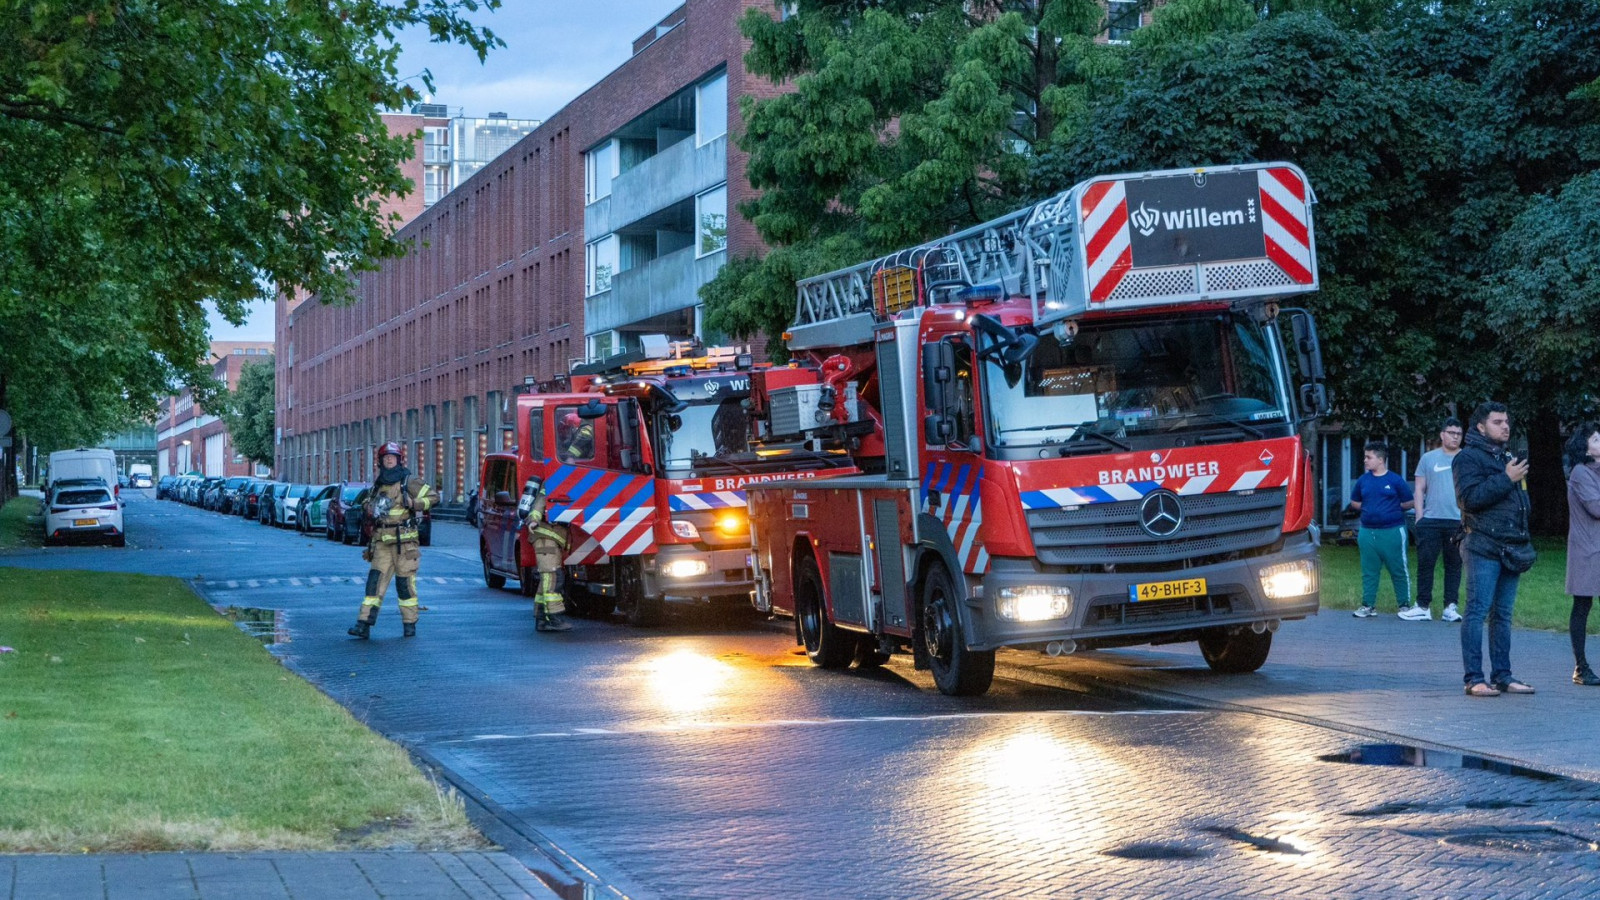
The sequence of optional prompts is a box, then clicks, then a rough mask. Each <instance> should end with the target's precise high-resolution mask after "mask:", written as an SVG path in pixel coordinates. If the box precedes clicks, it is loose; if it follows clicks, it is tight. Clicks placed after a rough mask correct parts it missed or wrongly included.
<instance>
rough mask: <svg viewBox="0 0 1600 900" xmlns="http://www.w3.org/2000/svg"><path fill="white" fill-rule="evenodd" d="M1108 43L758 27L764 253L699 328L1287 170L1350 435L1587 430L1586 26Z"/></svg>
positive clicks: (886, 26)
mask: <svg viewBox="0 0 1600 900" xmlns="http://www.w3.org/2000/svg"><path fill="white" fill-rule="evenodd" d="M1106 24H1107V23H1106V20H1105V14H1104V12H1103V8H1102V7H1101V6H1099V5H1098V4H1096V3H1091V2H1086V0H1044V2H1022V0H988V2H978V3H973V2H957V0H902V2H887V0H886V2H875V3H847V2H825V0H818V2H804V0H803V2H801V3H800V4H799V10H798V13H797V14H796V15H794V16H791V17H789V18H788V19H786V20H785V21H781V22H779V21H773V20H772V19H771V18H769V17H767V16H764V15H759V14H757V13H751V14H748V15H747V17H746V19H745V20H744V22H743V26H744V28H745V32H746V34H747V35H748V36H749V37H750V38H751V40H752V48H751V50H750V53H749V55H748V57H747V63H748V65H749V67H750V68H751V70H752V71H755V72H758V73H761V74H764V75H766V76H768V77H770V78H773V79H774V80H776V81H784V82H787V83H789V84H790V85H791V86H792V89H793V90H792V92H791V93H788V94H784V95H781V96H779V97H776V98H773V99H768V100H762V101H757V102H747V103H746V104H745V106H744V110H743V111H744V114H745V118H746V121H747V127H746V129H745V132H744V134H743V136H742V137H741V139H740V145H741V147H742V148H743V149H745V150H746V151H747V152H749V154H750V156H751V161H750V166H749V173H750V178H751V182H752V184H753V186H755V187H756V188H758V189H760V190H761V191H762V193H761V194H760V196H759V197H757V198H756V199H755V200H752V201H749V202H748V203H746V204H745V205H744V206H743V207H742V209H741V211H742V212H743V213H744V214H745V215H746V216H747V217H749V218H750V219H751V221H752V222H753V223H754V224H755V225H756V227H757V229H758V230H759V231H760V233H761V235H762V237H763V238H764V240H766V241H767V242H768V243H769V244H770V245H771V251H770V252H769V253H767V254H766V255H765V256H764V257H762V258H760V259H755V258H750V259H745V260H738V261H735V262H734V263H732V264H730V265H729V266H728V267H726V268H725V269H724V270H723V272H722V273H721V274H720V275H719V276H718V278H717V279H716V280H715V281H713V282H712V283H711V284H710V285H708V286H707V288H706V289H705V293H704V297H705V300H706V304H707V316H706V321H707V324H708V325H709V326H710V327H713V328H718V329H721V330H724V331H727V332H729V333H731V334H735V335H740V336H743V335H747V334H751V333H754V332H756V331H758V330H759V331H765V332H766V333H768V334H770V335H777V334H780V333H781V332H782V331H783V330H784V328H785V327H786V326H787V325H788V324H789V321H790V320H791V317H792V315H793V312H794V291H793V282H794V280H795V279H796V278H798V277H806V276H810V275H814V274H818V273H820V272H824V271H828V270H830V269H832V268H836V267H839V266H844V265H848V264H852V263H855V262H860V261H863V260H865V259H868V258H871V257H872V256H874V255H877V254H881V253H885V252H888V251H890V250H893V249H896V248H898V247H901V246H907V245H910V244H914V243H917V242H920V241H924V240H928V239H931V238H933V237H936V236H938V235H941V234H946V233H949V232H951V231H954V230H956V229H959V228H962V227H966V226H969V225H972V224H976V223H977V222H980V221H984V220H985V219H988V218H992V217H994V216H996V215H999V214H1001V213H1003V212H1006V211H1009V210H1012V209H1017V208H1020V207H1022V206H1024V205H1026V204H1027V203H1030V202H1034V201H1036V200H1038V199H1041V198H1043V197H1045V196H1048V195H1050V194H1052V193H1055V192H1057V191H1060V190H1064V189H1066V188H1068V187H1070V186H1071V185H1073V184H1074V183H1076V182H1078V181H1080V180H1082V179H1084V178H1088V177H1091V176H1094V175H1101V174H1107V173H1111V172H1118V171H1135V170H1142V169H1152V168H1170V167H1179V166H1194V165H1214V164H1222V163H1234V162H1250V161H1259V160H1271V159H1285V160H1289V161H1291V162H1295V163H1297V164H1299V165H1300V166H1301V167H1302V168H1304V169H1305V170H1306V172H1307V174H1308V176H1309V177H1310V179H1311V183H1312V185H1313V187H1314V190H1315V191H1316V197H1317V200H1318V201H1319V202H1318V204H1317V206H1316V216H1317V223H1316V225H1317V227H1316V240H1317V245H1318V258H1319V263H1320V268H1321V274H1322V280H1323V289H1322V290H1321V291H1320V292H1319V293H1318V294H1317V295H1315V296H1312V297H1310V298H1307V301H1306V304H1307V305H1308V306H1310V307H1311V308H1312V309H1313V311H1314V312H1316V313H1317V315H1318V321H1319V325H1320V327H1321V330H1322V336H1323V348H1324V352H1325V353H1326V355H1327V357H1328V363H1329V374H1330V381H1331V388H1332V392H1333V395H1334V399H1335V404H1336V412H1337V414H1338V416H1339V418H1340V419H1342V420H1343V421H1344V422H1345V423H1346V424H1347V426H1349V427H1352V428H1356V429H1360V430H1362V431H1365V432H1368V433H1372V434H1378V435H1387V436H1389V437H1391V438H1394V439H1400V440H1405V441H1408V442H1409V441H1414V440H1417V439H1420V438H1422V437H1424V436H1430V435H1431V434H1432V433H1433V432H1434V431H1437V427H1438V421H1439V419H1440V417H1441V416H1442V415H1444V414H1445V411H1446V407H1447V405H1449V404H1452V403H1454V404H1459V405H1461V406H1462V407H1463V409H1462V412H1463V413H1464V412H1466V411H1469V410H1470V409H1471V406H1472V404H1473V403H1475V402H1476V401H1477V400H1480V399H1482V398H1484V397H1486V396H1490V395H1494V396H1500V397H1506V398H1508V399H1511V400H1512V401H1513V404H1514V405H1513V409H1514V410H1520V412H1521V414H1522V415H1523V416H1524V417H1529V416H1532V417H1536V418H1542V419H1543V420H1545V421H1546V422H1547V423H1552V422H1553V423H1556V424H1559V420H1560V419H1561V418H1570V417H1574V416H1579V415H1593V414H1594V413H1595V412H1596V410H1597V409H1600V393H1597V392H1596V390H1595V389H1594V387H1593V384H1594V381H1593V372H1594V371H1596V369H1595V363H1596V361H1597V360H1596V358H1595V355H1596V352H1597V351H1600V346H1597V343H1596V340H1595V339H1594V338H1593V336H1592V335H1591V334H1590V333H1589V332H1592V330H1593V329H1592V328H1586V327H1585V326H1586V325H1588V324H1589V323H1591V322H1592V316H1593V311H1594V309H1595V308H1596V306H1597V305H1600V299H1597V290H1600V284H1597V283H1596V281H1595V279H1593V278H1592V277H1590V276H1589V269H1590V268H1591V266H1590V265H1589V263H1590V262H1592V259H1591V257H1592V256H1593V254H1594V252H1595V251H1593V249H1592V246H1593V238H1594V237H1595V230H1596V227H1597V220H1596V213H1595V212H1594V206H1593V205H1592V201H1594V200H1596V199H1600V197H1597V196H1596V192H1597V190H1600V188H1597V186H1596V181H1595V179H1594V176H1593V175H1592V174H1591V173H1592V170H1594V169H1596V168H1597V164H1600V104H1597V103H1596V99H1595V98H1596V97H1597V96H1600V91H1597V90H1596V88H1595V82H1596V79H1597V78H1600V5H1597V4H1596V3H1594V2H1593V0H1443V2H1439V3H1430V4H1403V3H1380V2H1375V0H1373V2H1353V3H1352V2H1339V3H1332V2H1319V0H1289V2H1274V3H1272V4H1270V6H1269V5H1268V4H1265V3H1260V4H1255V3H1251V2H1246V0H1173V2H1171V3H1169V4H1166V5H1164V6H1160V7H1157V8H1156V9H1155V10H1154V20H1153V24H1151V25H1149V26H1147V27H1145V28H1141V29H1139V30H1137V31H1135V32H1133V33H1132V34H1131V35H1127V38H1128V39H1127V40H1126V42H1125V43H1122V42H1119V43H1109V42H1105V41H1103V40H1101V41H1097V40H1096V36H1097V35H1100V34H1101V33H1102V32H1103V31H1104V29H1105V28H1106ZM1530 335H1536V336H1537V337H1536V338H1535V339H1532V340H1530V339H1529V336H1530Z"/></svg>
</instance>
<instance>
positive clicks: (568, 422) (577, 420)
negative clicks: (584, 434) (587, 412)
mask: <svg viewBox="0 0 1600 900" xmlns="http://www.w3.org/2000/svg"><path fill="white" fill-rule="evenodd" d="M561 424H563V425H565V426H567V427H568V428H577V427H578V426H579V425H582V424H583V417H582V416H580V415H578V414H577V413H575V412H569V413H567V414H566V415H564V416H562V417H561Z"/></svg>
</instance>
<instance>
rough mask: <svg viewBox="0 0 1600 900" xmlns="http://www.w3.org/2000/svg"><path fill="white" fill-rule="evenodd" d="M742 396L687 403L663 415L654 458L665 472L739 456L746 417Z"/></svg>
mask: <svg viewBox="0 0 1600 900" xmlns="http://www.w3.org/2000/svg"><path fill="white" fill-rule="evenodd" d="M741 401H742V398H741V397H723V398H722V399H721V400H701V401H696V402H690V403H689V405H688V406H687V407H686V408H685V409H683V410H681V411H680V412H676V413H671V414H662V415H659V416H657V417H656V421H657V429H656V432H657V435H658V437H657V439H656V446H657V447H658V448H659V449H658V450H657V456H658V458H659V459H660V460H661V464H662V468H664V469H666V470H668V471H682V470H687V469H697V470H701V471H704V470H705V469H706V468H707V467H708V466H713V465H714V460H713V458H714V457H718V456H728V455H731V454H734V453H742V452H744V450H745V435H746V434H747V433H748V432H747V429H748V428H749V425H750V423H749V414H748V412H747V411H746V410H745V408H744V405H743V403H742V402H741Z"/></svg>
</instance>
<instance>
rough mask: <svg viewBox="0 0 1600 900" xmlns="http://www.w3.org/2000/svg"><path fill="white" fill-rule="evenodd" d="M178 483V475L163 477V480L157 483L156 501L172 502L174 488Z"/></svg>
mask: <svg viewBox="0 0 1600 900" xmlns="http://www.w3.org/2000/svg"><path fill="white" fill-rule="evenodd" d="M177 482H178V476H176V475H163V476H161V480H160V481H158V482H156V499H157V500H171V499H172V486H173V485H174V484H177Z"/></svg>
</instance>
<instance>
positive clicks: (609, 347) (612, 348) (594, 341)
mask: <svg viewBox="0 0 1600 900" xmlns="http://www.w3.org/2000/svg"><path fill="white" fill-rule="evenodd" d="M619 349H620V348H619V347H618V346H617V333H616V332H615V331H602V332H600V333H599V334H591V335H589V348H588V350H589V358H590V359H597V360H598V359H605V358H606V357H608V356H613V355H615V354H616V353H617V352H618V351H619Z"/></svg>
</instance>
